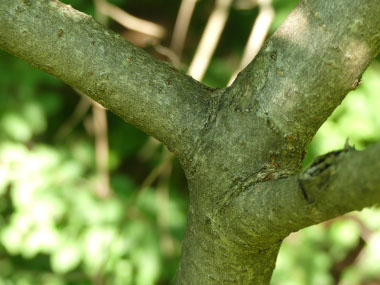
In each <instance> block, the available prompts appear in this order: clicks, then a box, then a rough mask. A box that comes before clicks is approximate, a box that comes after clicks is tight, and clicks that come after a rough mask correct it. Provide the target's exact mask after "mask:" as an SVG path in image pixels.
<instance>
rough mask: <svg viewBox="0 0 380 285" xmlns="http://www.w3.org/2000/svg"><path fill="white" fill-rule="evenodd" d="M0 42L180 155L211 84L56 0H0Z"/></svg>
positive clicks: (196, 128)
mask: <svg viewBox="0 0 380 285" xmlns="http://www.w3.org/2000/svg"><path fill="white" fill-rule="evenodd" d="M0 48H2V49H4V50H6V51H8V52H9V53H11V54H14V55H16V56H18V57H20V58H22V59H23V60H25V61H27V62H29V63H30V64H32V65H33V66H35V67H38V68H40V69H42V70H44V71H46V72H48V73H50V74H52V75H53V76H55V77H57V78H59V79H61V80H63V81H64V82H66V83H67V84H69V85H71V86H73V87H76V88H78V89H79V90H81V91H82V92H84V93H86V94H87V95H88V96H90V97H92V98H93V99H94V100H96V101H97V102H99V103H101V104H102V105H103V106H104V107H106V108H107V109H109V110H111V111H112V112H114V113H116V114H117V115H119V116H120V117H122V118H123V119H124V120H126V121H128V122H130V123H132V124H134V125H136V126H138V127H139V128H141V129H142V130H144V131H145V132H147V133H148V134H150V135H152V136H154V137H156V138H157V139H159V140H161V141H163V142H164V143H165V144H167V145H168V147H169V148H170V149H171V150H173V151H175V152H179V154H180V155H184V152H186V151H187V152H188V150H189V149H190V150H191V149H192V147H193V145H194V141H195V140H196V139H197V137H198V134H199V132H200V130H201V129H202V127H203V125H204V124H205V123H206V121H207V113H208V111H207V110H208V106H209V101H210V100H211V99H210V98H211V96H212V91H211V90H210V89H208V88H206V87H205V86H204V85H202V84H200V83H199V82H197V81H195V80H193V79H192V78H191V77H188V76H186V75H185V74H182V73H180V72H179V71H177V70H175V69H174V68H173V67H172V66H170V65H169V64H167V63H165V62H162V61H159V60H156V59H154V58H153V57H151V56H150V55H148V54H147V53H145V52H144V51H142V50H140V49H138V48H136V47H134V46H133V45H132V44H130V43H129V42H127V41H126V40H124V39H123V38H121V37H120V36H119V35H117V34H116V33H114V32H112V31H110V30H107V29H106V28H105V27H103V26H101V25H100V24H98V23H97V22H95V20H94V19H93V18H92V17H90V16H88V15H86V14H83V13H81V12H79V11H76V10H74V9H73V8H71V6H68V5H64V4H62V3H60V2H59V1H56V0H51V1H47V0H34V1H31V0H23V1H11V0H9V1H1V2H0Z"/></svg>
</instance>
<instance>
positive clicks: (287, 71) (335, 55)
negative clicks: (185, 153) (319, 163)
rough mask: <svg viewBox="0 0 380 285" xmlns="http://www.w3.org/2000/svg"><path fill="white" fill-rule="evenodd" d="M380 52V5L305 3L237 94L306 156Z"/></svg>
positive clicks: (243, 77) (374, 0) (369, 0)
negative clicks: (256, 105) (259, 109)
mask: <svg viewBox="0 0 380 285" xmlns="http://www.w3.org/2000/svg"><path fill="white" fill-rule="evenodd" d="M379 47H380V3H379V1H378V0H355V1H336V0H333V1H320V0H302V1H300V3H299V5H298V6H297V7H296V8H295V9H294V10H293V12H292V13H291V14H290V15H289V16H288V18H287V19H286V20H285V22H284V23H283V24H282V25H281V27H280V28H279V29H278V30H277V31H276V32H275V33H274V34H273V36H272V37H271V38H270V39H269V40H268V41H267V42H266V44H265V45H264V47H263V49H262V51H261V53H260V54H259V55H258V57H256V59H255V60H254V61H253V62H252V63H251V64H250V65H249V66H248V67H247V68H246V69H245V70H244V71H243V72H242V73H241V74H240V76H239V77H238V79H237V80H236V81H235V83H234V84H233V89H232V90H231V91H232V92H235V91H237V92H241V93H243V94H244V95H243V96H242V97H245V96H247V97H248V96H250V97H251V98H255V99H256V100H257V101H258V102H259V104H260V105H261V106H262V108H263V109H264V110H265V112H266V114H267V115H268V117H269V118H270V119H271V120H272V121H273V123H274V124H275V125H276V126H277V129H279V130H281V132H282V134H283V135H284V136H288V137H289V138H290V139H291V140H296V141H297V142H298V144H299V145H300V148H299V150H300V151H303V149H304V147H305V145H306V144H307V143H308V142H310V140H311V138H312V137H313V136H314V134H315V133H316V131H317V130H318V128H319V127H320V126H321V124H322V123H323V122H324V121H325V120H326V119H327V117H328V116H329V115H330V114H331V112H332V111H333V110H334V109H335V108H336V107H337V106H338V105H339V104H340V102H341V101H342V100H343V98H344V97H345V95H346V94H347V93H348V92H349V91H350V90H352V89H355V88H356V86H357V85H358V84H359V80H360V76H361V74H362V73H363V72H364V70H365V69H366V67H367V66H368V64H369V63H370V61H371V60H372V59H373V58H374V57H375V56H376V55H377V54H378V52H379ZM234 89H236V90H235V91H234Z"/></svg>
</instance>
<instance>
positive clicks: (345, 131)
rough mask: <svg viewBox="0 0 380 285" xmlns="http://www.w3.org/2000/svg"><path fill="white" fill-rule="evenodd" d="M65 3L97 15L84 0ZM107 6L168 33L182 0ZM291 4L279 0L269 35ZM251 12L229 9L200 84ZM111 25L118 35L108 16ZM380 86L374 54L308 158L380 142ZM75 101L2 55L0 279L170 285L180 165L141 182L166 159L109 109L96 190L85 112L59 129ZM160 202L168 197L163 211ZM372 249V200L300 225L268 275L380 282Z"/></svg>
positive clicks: (224, 65)
mask: <svg viewBox="0 0 380 285" xmlns="http://www.w3.org/2000/svg"><path fill="white" fill-rule="evenodd" d="M64 2H66V3H69V4H72V5H73V7H75V8H77V9H79V10H81V11H84V12H86V13H89V14H92V15H95V12H94V11H95V10H94V7H93V5H92V2H91V1H81V0H71V1H64ZM110 2H112V3H114V4H117V5H119V6H120V7H122V8H124V9H126V10H127V11H129V12H130V13H132V14H134V15H137V16H141V17H143V18H146V19H151V20H154V21H156V22H159V23H161V24H163V25H165V26H166V27H167V28H168V29H169V30H170V29H171V27H172V26H173V24H174V21H175V17H176V13H177V10H178V7H179V4H180V2H179V1H177V0H170V1H169V3H168V0H144V1H127V0H113V1H110ZM296 2H297V1H280V0H276V1H274V7H275V10H276V17H275V20H274V23H273V25H272V28H271V31H272V32H273V31H274V29H275V28H276V27H278V25H279V24H280V23H281V22H282V21H283V19H284V18H285V17H286V16H287V15H288V13H289V11H290V10H291V9H292V8H293V7H294V6H295V4H296ZM211 8H212V1H208V0H201V1H199V4H198V6H197V8H196V11H195V14H194V18H193V20H192V24H191V27H190V30H189V36H188V40H187V44H186V48H185V54H184V63H185V64H188V63H189V62H190V60H191V57H192V55H193V53H194V50H195V48H196V45H197V44H198V41H199V37H200V34H201V32H202V30H203V27H204V24H205V22H206V21H207V16H208V14H209V12H210V9H211ZM257 13H258V9H257V8H252V9H250V10H237V9H233V10H232V11H231V14H230V18H229V20H228V23H227V27H226V29H225V32H224V33H223V36H222V39H221V42H220V45H219V47H218V49H217V50H216V53H215V56H214V58H213V60H212V62H211V64H210V67H209V69H208V71H207V74H206V78H205V80H204V81H205V82H206V83H207V84H209V85H211V86H224V85H225V84H226V83H227V82H228V80H229V77H230V76H231V74H232V73H233V72H234V69H235V68H237V66H238V65H239V58H240V56H241V53H242V51H243V49H244V45H245V41H246V39H247V37H248V35H249V32H250V28H251V25H252V23H253V21H254V19H255V17H256V15H257ZM110 26H111V28H113V29H114V30H116V31H121V27H120V26H118V25H117V24H115V23H113V22H110ZM233 31H240V32H239V33H236V32H233ZM168 42H169V39H166V40H165V41H164V42H163V45H167V44H168ZM379 92H380V63H379V61H377V62H374V63H373V64H372V65H371V67H370V68H369V69H368V71H367V72H366V73H365V74H364V75H363V84H362V85H361V86H360V87H359V88H358V89H357V90H356V91H354V92H352V93H350V94H349V96H348V97H347V98H346V99H345V100H344V101H343V103H342V105H341V106H340V107H339V108H338V109H337V110H336V111H335V112H334V113H333V114H332V116H331V118H330V119H329V120H328V121H327V122H326V123H325V124H324V125H323V126H322V127H321V129H320V131H319V132H318V134H317V136H316V137H315V139H314V140H313V142H312V144H311V145H310V146H309V149H308V155H307V157H306V159H305V166H307V165H308V164H310V162H311V161H312V160H313V159H314V158H315V157H316V156H317V155H320V154H323V153H325V152H328V151H331V150H335V149H339V148H342V147H343V146H344V143H345V141H346V139H347V138H350V143H351V144H355V146H356V147H357V148H358V149H362V148H365V147H366V146H368V145H369V144H371V143H373V142H375V141H378V140H380V113H379V110H380V94H379ZM79 100H80V98H79V96H78V95H77V94H76V93H75V92H74V91H73V90H72V89H70V88H69V87H68V86H65V85H64V84H63V83H61V82H60V81H58V80H56V79H54V78H52V77H51V76H49V75H47V74H45V73H43V72H41V71H39V70H36V69H34V68H32V67H30V66H29V65H28V64H26V63H24V62H22V61H20V60H18V59H16V58H14V57H11V56H10V55H8V54H5V53H4V52H0V285H13V284H15V285H33V284H49V285H60V284H62V285H63V284H65V285H66V284H70V285H79V284H171V283H172V282H173V278H174V276H175V272H176V269H177V265H178V259H179V254H180V245H181V240H182V238H183V235H184V228H185V222H186V211H187V199H188V198H187V196H188V195H187V194H188V193H187V190H186V182H185V180H184V175H183V173H182V171H181V169H180V166H179V163H178V161H176V160H174V161H172V162H171V163H170V167H172V171H171V175H170V177H169V178H168V180H167V181H165V179H161V180H162V181H163V182H162V181H161V182H160V177H159V178H158V179H157V180H158V181H156V182H155V183H152V184H151V185H150V186H149V187H147V188H146V189H141V187H142V184H143V183H144V181H145V180H146V177H148V175H149V174H150V173H152V171H153V170H154V169H157V166H159V165H162V162H163V160H164V157H165V150H164V149H163V148H162V147H161V146H155V145H154V144H153V145H152V144H151V143H150V142H151V141H150V140H149V138H148V137H147V136H146V135H145V134H143V133H142V132H140V131H139V130H137V129H136V128H134V127H133V126H130V125H129V124H127V123H125V122H123V121H121V120H120V119H119V118H118V117H116V116H114V115H113V114H110V113H108V122H109V124H108V125H109V127H108V128H109V130H108V139H109V144H110V146H109V151H110V161H109V169H110V184H111V188H112V195H111V196H110V197H107V198H106V199H101V198H99V197H98V196H97V194H96V192H95V191H94V189H95V188H96V185H97V182H98V179H97V170H96V163H95V146H94V136H93V131H92V128H91V122H92V114H91V112H87V113H86V115H85V117H84V118H82V120H81V121H80V123H79V124H78V125H77V126H75V128H73V129H72V130H71V132H70V133H69V134H68V135H67V136H65V137H59V136H57V133H58V132H59V130H60V129H61V128H62V127H64V126H66V125H67V118H69V117H70V116H72V113H73V110H74V109H75V108H76V107H77V104H78V102H79ZM162 185H164V186H165V187H166V188H167V190H165V191H167V192H165V191H163V190H162V189H161V188H162V187H163V186H162ZM165 195H167V197H166V198H165ZM162 197H164V198H165V199H167V200H165V199H164V200H162V199H163V198H162ZM160 201H166V205H165V207H162V205H161V204H160V203H161V202H160ZM165 215H167V216H168V217H169V219H164V218H163V217H164V216H165ZM379 245H380V211H379V210H377V209H375V208H374V209H366V210H364V211H362V212H360V213H357V214H355V215H353V214H351V215H349V216H347V217H344V218H339V219H336V220H334V221H330V222H327V223H324V224H322V225H317V226H313V227H310V228H307V229H305V230H303V231H301V232H299V233H295V234H292V235H291V236H290V237H289V238H288V239H287V240H286V241H285V242H284V244H283V246H282V249H281V252H280V255H279V258H278V262H277V267H276V270H275V273H274V276H273V280H272V283H273V284H335V283H336V282H337V280H339V282H341V284H365V282H367V281H371V280H372V281H373V280H378V281H379V280H380V279H379V278H380V274H379V272H380V246H379ZM355 250H356V251H355ZM355 254H356V255H355ZM349 257H353V260H351V261H350V260H349ZM347 260H348V261H347ZM344 261H346V263H344ZM342 264H343V265H342ZM337 278H339V279H337Z"/></svg>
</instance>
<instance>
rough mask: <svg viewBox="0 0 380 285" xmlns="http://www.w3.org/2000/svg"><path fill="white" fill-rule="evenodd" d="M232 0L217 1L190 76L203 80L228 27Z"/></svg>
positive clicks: (189, 72) (191, 66) (191, 65)
mask: <svg viewBox="0 0 380 285" xmlns="http://www.w3.org/2000/svg"><path fill="white" fill-rule="evenodd" d="M231 2H232V0H217V2H216V3H215V7H214V10H213V11H212V12H211V15H210V17H209V19H208V22H207V24H206V28H205V30H204V32H203V34H202V38H201V40H200V43H199V45H198V47H197V50H196V52H195V55H194V58H193V61H192V62H191V64H190V67H189V71H188V74H189V75H191V76H192V77H193V78H195V79H196V80H199V81H200V80H202V78H203V76H204V74H205V72H206V70H207V67H208V66H209V64H210V60H211V58H212V55H213V54H214V52H215V48H216V46H217V44H218V42H219V39H220V37H221V35H222V31H223V29H224V26H225V25H226V22H227V18H228V14H229V9H230V6H231Z"/></svg>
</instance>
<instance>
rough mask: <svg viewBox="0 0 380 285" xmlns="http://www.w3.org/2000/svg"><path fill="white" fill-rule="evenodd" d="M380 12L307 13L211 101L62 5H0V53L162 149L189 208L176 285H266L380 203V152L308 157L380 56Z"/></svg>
mask: <svg viewBox="0 0 380 285" xmlns="http://www.w3.org/2000/svg"><path fill="white" fill-rule="evenodd" d="M379 15H380V2H379V0H351V1H348V0H346V1H344V0H309V1H301V2H300V3H299V5H298V6H297V7H296V8H295V10H294V11H293V12H292V13H291V14H290V15H289V17H288V18H287V19H286V20H285V22H284V23H283V24H282V25H281V27H280V28H279V29H278V31H277V32H276V33H275V34H274V35H273V36H272V37H271V38H270V39H269V40H268V41H267V42H266V44H265V45H264V47H263V49H262V51H261V52H260V54H259V55H258V56H257V57H256V59H255V60H254V61H253V62H252V63H251V64H250V65H249V66H248V67H247V68H246V69H245V70H244V71H243V72H242V73H241V74H240V75H239V76H238V78H237V79H236V81H235V82H234V83H233V85H232V86H231V87H230V88H225V89H219V90H212V89H209V88H207V87H206V86H204V85H202V84H201V83H199V82H196V81H194V80H193V79H191V78H190V77H188V76H186V75H184V74H182V73H180V72H178V71H176V70H175V69H174V68H172V67H171V66H170V65H168V64H166V63H163V62H160V61H158V60H156V59H153V58H152V57H150V56H149V55H147V54H146V53H144V52H143V51H141V50H139V49H138V48H136V47H134V46H133V45H131V44H130V43H128V42H127V41H125V40H124V39H122V38H121V37H120V36H118V35H116V34H115V33H113V32H111V31H109V30H107V29H106V28H104V27H102V26H101V25H99V24H98V23H96V22H95V21H94V20H93V19H92V18H91V17H89V16H87V15H85V14H83V13H80V12H78V11H75V10H74V9H72V8H71V7H69V6H66V5H64V4H61V3H60V2H58V1H56V0H51V1H49V0H35V1H32V0H22V1H21V0H1V1H0V47H1V48H2V49H5V50H7V51H8V52H9V53H12V54H14V55H16V56H18V57H21V58H22V59H24V60H26V61H28V62H30V63H31V64H32V65H34V66H36V67H38V68H41V69H43V70H45V71H46V72H49V73H50V74H52V75H54V76H56V77H57V78H60V79H62V80H63V81H65V82H67V83H68V84H70V85H72V86H74V87H76V88H78V89H80V90H82V91H83V92H85V93H87V94H88V95H89V96H90V97H92V98H94V99H95V100H96V101H98V102H100V103H101V104H103V105H104V106H105V107H106V108H108V109H110V110H111V111H113V112H115V113H116V114H118V115H119V116H121V117H122V118H123V119H125V120H126V121H128V122H130V123H132V124H135V125H136V126H138V127H140V128H141V129H142V130H144V131H146V132H147V133H149V134H151V135H153V136H155V137H156V138H158V139H159V140H161V141H163V142H164V143H165V144H166V145H168V147H169V148H170V149H171V150H172V151H174V152H176V153H177V155H178V156H179V158H180V160H181V163H182V166H183V168H184V170H185V173H186V176H187V179H188V183H189V189H190V205H189V213H188V222H187V228H186V235H185V239H184V242H183V250H182V257H181V264H180V268H179V272H178V277H177V282H178V283H179V284H212V283H215V284H224V283H239V284H240V283H241V284H267V283H269V281H270V277H271V274H272V271H273V269H274V266H275V261H276V256H277V253H278V250H279V248H280V245H281V242H282V240H283V239H284V238H285V237H286V236H287V235H288V234H289V233H291V232H293V231H297V230H299V229H301V228H303V227H306V226H309V225H312V224H315V223H318V222H321V221H324V220H327V219H330V218H333V217H336V216H338V215H342V214H344V213H346V212H349V211H352V210H360V209H362V208H363V207H366V206H371V205H373V204H376V203H379V202H380V186H379V185H380V181H379V175H378V172H379V171H380V164H379V161H378V160H377V159H376V158H377V157H379V155H380V144H379V143H378V144H377V145H375V146H373V147H371V148H369V149H368V150H366V151H364V152H356V151H354V150H351V149H346V150H343V151H341V152H337V153H331V154H328V155H326V156H325V157H322V158H320V159H317V160H316V162H315V163H314V164H313V165H312V166H311V167H310V168H309V169H308V170H306V171H305V172H304V173H300V169H301V162H302V160H303V157H304V153H305V148H306V146H307V144H308V143H309V142H310V141H311V139H312V137H313V136H314V134H315V133H316V131H317V130H318V128H319V127H320V125H321V124H322V123H323V122H324V121H325V120H326V119H327V117H328V116H329V115H330V114H331V112H332V111H333V110H334V109H335V108H336V106H338V105H339V104H340V102H341V101H342V100H343V98H344V96H345V95H346V94H347V92H349V91H350V90H352V89H354V88H356V86H357V84H358V82H359V80H360V76H361V74H362V73H363V72H364V70H365V69H366V67H367V66H368V64H369V63H370V61H371V60H372V59H373V58H374V57H375V56H376V55H377V54H378V53H379V50H380V16H379Z"/></svg>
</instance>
